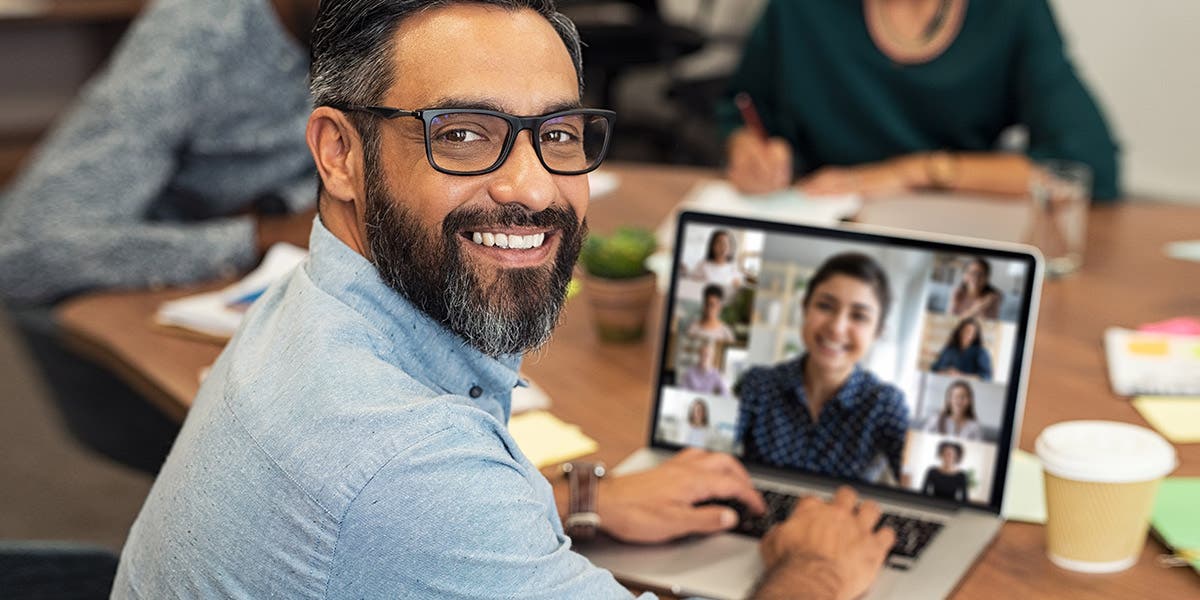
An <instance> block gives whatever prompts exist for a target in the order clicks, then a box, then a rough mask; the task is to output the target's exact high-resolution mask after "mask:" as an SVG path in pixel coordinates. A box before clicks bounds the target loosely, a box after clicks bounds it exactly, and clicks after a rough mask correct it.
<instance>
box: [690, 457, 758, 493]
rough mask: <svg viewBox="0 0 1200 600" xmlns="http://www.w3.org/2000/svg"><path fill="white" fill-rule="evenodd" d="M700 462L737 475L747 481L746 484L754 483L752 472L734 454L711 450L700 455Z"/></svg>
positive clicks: (708, 466) (709, 467) (722, 471)
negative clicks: (751, 478)
mask: <svg viewBox="0 0 1200 600" xmlns="http://www.w3.org/2000/svg"><path fill="white" fill-rule="evenodd" d="M698 462H699V463H700V464H702V465H703V466H704V467H705V468H707V469H709V470H711V471H714V472H717V473H725V474H726V475H730V476H732V477H737V478H738V479H741V480H743V481H745V482H746V485H750V486H753V485H754V484H753V483H752V482H751V480H750V472H749V471H747V470H746V467H744V466H742V463H741V462H740V461H739V460H738V459H736V458H734V457H733V456H730V455H728V454H724V453H721V452H709V453H707V455H705V456H703V457H700V458H699V459H698Z"/></svg>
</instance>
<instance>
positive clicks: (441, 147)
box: [428, 112, 609, 173]
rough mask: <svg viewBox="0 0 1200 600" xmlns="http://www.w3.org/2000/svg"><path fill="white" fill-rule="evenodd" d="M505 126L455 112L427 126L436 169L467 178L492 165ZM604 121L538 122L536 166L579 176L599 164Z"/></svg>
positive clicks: (577, 117)
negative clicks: (462, 174)
mask: <svg viewBox="0 0 1200 600" xmlns="http://www.w3.org/2000/svg"><path fill="white" fill-rule="evenodd" d="M509 129H510V125H509V122H508V121H506V120H504V119H502V118H500V117H497V116H495V115H488V114H481V113H472V112H458V113H447V114H444V115H439V116H437V117H434V118H433V119H431V120H430V122H429V132H428V135H429V151H430V155H431V156H432V158H433V162H434V164H436V165H437V166H438V168H441V169H444V170H447V171H452V172H461V173H468V172H472V171H481V170H485V169H488V168H489V167H491V166H492V165H494V164H496V161H497V160H499V158H500V154H501V153H502V152H503V151H504V143H505V141H506V140H507V139H508V135H509ZM608 129H609V127H608V120H607V119H605V118H604V117H601V116H598V115H589V114H565V115H562V116H560V117H556V118H554V119H550V120H547V121H546V122H544V123H542V125H541V127H540V129H539V130H538V132H537V139H538V144H537V145H538V146H539V147H540V150H541V157H542V162H544V163H545V165H546V167H547V168H549V169H550V170H552V171H556V172H564V173H571V172H582V171H586V170H588V169H590V168H591V167H593V166H595V165H596V163H597V162H599V161H600V159H601V158H602V157H601V153H602V152H603V151H604V144H605V141H606V140H607V138H608Z"/></svg>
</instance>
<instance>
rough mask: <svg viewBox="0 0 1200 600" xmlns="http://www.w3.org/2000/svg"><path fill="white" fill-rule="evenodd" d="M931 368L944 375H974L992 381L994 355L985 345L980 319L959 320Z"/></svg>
mask: <svg viewBox="0 0 1200 600" xmlns="http://www.w3.org/2000/svg"><path fill="white" fill-rule="evenodd" d="M929 370H931V371H933V372H934V373H941V374H944V375H974V376H976V377H978V378H980V379H982V380H983V381H991V379H992V357H991V355H990V354H988V350H987V348H985V347H984V346H983V330H982V328H981V327H980V324H979V321H978V320H976V319H975V318H973V317H968V318H966V319H963V320H962V321H959V323H958V326H957V327H955V328H954V331H953V332H951V334H950V339H948V340H946V345H945V346H943V347H942V351H941V352H939V353H938V357H937V360H935V361H934V362H933V366H931V367H930V368H929Z"/></svg>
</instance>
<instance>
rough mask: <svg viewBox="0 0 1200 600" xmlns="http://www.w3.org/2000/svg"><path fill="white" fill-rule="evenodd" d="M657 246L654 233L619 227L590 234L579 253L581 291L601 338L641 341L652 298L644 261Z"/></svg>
mask: <svg viewBox="0 0 1200 600" xmlns="http://www.w3.org/2000/svg"><path fill="white" fill-rule="evenodd" d="M657 247H658V242H657V240H655V239H654V234H653V233H651V232H649V231H647V230H645V229H640V228H634V227H622V228H620V229H618V230H616V231H615V232H613V234H612V235H609V236H602V235H591V236H589V237H588V240H587V243H586V244H584V246H583V252H582V253H581V254H580V265H581V266H582V267H583V272H584V276H583V289H584V294H585V295H586V296H587V297H588V300H589V301H590V303H591V305H592V316H593V322H594V323H595V326H596V332H597V333H598V334H599V336H600V339H602V340H604V341H610V342H632V341H636V340H639V339H641V338H642V336H643V335H644V334H645V330H646V315H647V313H648V312H649V308H650V302H651V300H652V299H653V298H654V288H655V285H654V284H655V281H654V273H652V272H650V271H649V270H647V269H646V259H647V258H648V257H649V256H650V255H651V254H653V253H654V251H655V249H656V248H657Z"/></svg>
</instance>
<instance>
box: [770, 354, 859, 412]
mask: <svg viewBox="0 0 1200 600" xmlns="http://www.w3.org/2000/svg"><path fill="white" fill-rule="evenodd" d="M807 359H808V355H807V354H805V355H803V356H801V357H800V358H798V359H796V360H793V361H792V362H791V363H789V364H788V369H787V377H788V378H789V379H791V380H792V381H794V382H795V386H794V390H795V393H796V398H798V399H799V400H800V402H802V403H803V404H804V405H805V406H808V395H807V394H805V393H804V361H805V360H807ZM866 376H867V372H866V371H864V370H863V368H862V367H861V366H859V364H858V363H855V364H854V370H853V371H851V372H850V376H849V377H847V378H846V381H845V382H844V383H843V384H842V387H840V388H838V391H837V392H836V393H835V394H834V395H833V398H832V399H831V401H832V402H836V403H837V404H840V405H841V406H842V407H843V408H850V407H852V406H854V404H855V403H857V402H858V398H859V396H860V395H861V394H859V391H858V388H859V387H861V386H862V385H863V383H864V382H865V379H864V378H865V377H866Z"/></svg>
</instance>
